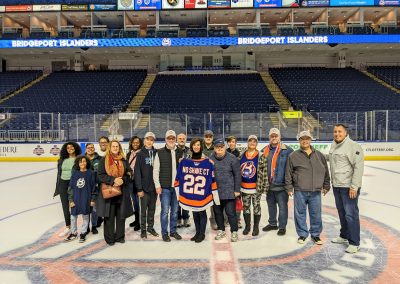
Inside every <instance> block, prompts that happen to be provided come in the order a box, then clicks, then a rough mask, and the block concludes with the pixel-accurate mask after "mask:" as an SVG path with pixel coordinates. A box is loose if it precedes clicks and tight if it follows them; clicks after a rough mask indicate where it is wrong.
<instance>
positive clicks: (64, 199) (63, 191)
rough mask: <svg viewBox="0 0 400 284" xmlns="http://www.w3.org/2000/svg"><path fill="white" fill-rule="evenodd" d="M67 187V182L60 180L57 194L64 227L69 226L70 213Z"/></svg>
mask: <svg viewBox="0 0 400 284" xmlns="http://www.w3.org/2000/svg"><path fill="white" fill-rule="evenodd" d="M68 186H69V180H63V179H60V184H59V192H60V199H61V205H62V209H63V213H64V220H65V226H67V227H69V226H71V213H70V212H69V201H68Z"/></svg>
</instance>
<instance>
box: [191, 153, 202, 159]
mask: <svg viewBox="0 0 400 284" xmlns="http://www.w3.org/2000/svg"><path fill="white" fill-rule="evenodd" d="M202 157H203V153H201V152H198V153H193V154H192V159H193V160H200V159H201V158H202Z"/></svg>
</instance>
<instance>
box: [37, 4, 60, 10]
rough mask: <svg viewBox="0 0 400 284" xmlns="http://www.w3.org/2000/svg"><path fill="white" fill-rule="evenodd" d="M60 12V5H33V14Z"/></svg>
mask: <svg viewBox="0 0 400 284" xmlns="http://www.w3.org/2000/svg"><path fill="white" fill-rule="evenodd" d="M46 11H61V5H33V12H46Z"/></svg>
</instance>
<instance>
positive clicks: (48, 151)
mask: <svg viewBox="0 0 400 284" xmlns="http://www.w3.org/2000/svg"><path fill="white" fill-rule="evenodd" d="M86 143H87V142H80V143H79V144H80V146H81V148H82V153H84V152H85V146H86ZM284 143H285V144H286V145H288V146H289V147H291V148H292V149H293V150H298V149H299V148H300V146H299V143H298V142H287V143H286V142H284ZM121 144H122V147H123V150H124V153H128V151H129V145H128V142H122V143H121ZM62 145H63V143H47V144H44V143H42V144H39V143H36V144H35V143H16V144H11V143H10V144H8V143H5V144H0V162H7V161H16V162H17V161H21V162H22V161H28V162H30V161H32V162H35V161H37V162H45V161H57V160H58V158H59V155H60V151H61V147H62ZM94 145H95V149H96V151H97V152H99V150H100V147H99V145H98V143H97V142H95V143H94ZM164 145H165V143H164V142H156V143H155V144H154V147H155V148H156V149H159V148H162V147H164ZM267 145H268V143H261V142H260V143H259V144H258V149H259V150H261V149H263V148H264V147H265V146H267ZM312 145H313V147H314V148H315V149H317V150H318V151H320V152H322V153H323V154H329V149H330V145H331V142H313V143H312ZM360 145H361V147H362V149H363V150H364V156H365V160H376V161H379V160H381V161H390V160H400V142H360ZM187 146H189V143H188V144H187ZM246 147H247V143H238V144H237V148H238V149H239V150H240V151H244V150H245V149H246Z"/></svg>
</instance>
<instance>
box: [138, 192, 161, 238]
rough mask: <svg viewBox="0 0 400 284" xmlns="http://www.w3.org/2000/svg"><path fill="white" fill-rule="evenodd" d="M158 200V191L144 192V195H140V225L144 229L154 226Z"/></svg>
mask: <svg viewBox="0 0 400 284" xmlns="http://www.w3.org/2000/svg"><path fill="white" fill-rule="evenodd" d="M156 202H157V193H156V192H151V193H147V192H145V193H144V196H143V197H140V227H141V229H142V231H144V230H146V224H147V229H148V230H149V229H153V227H154V214H155V213H156Z"/></svg>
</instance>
